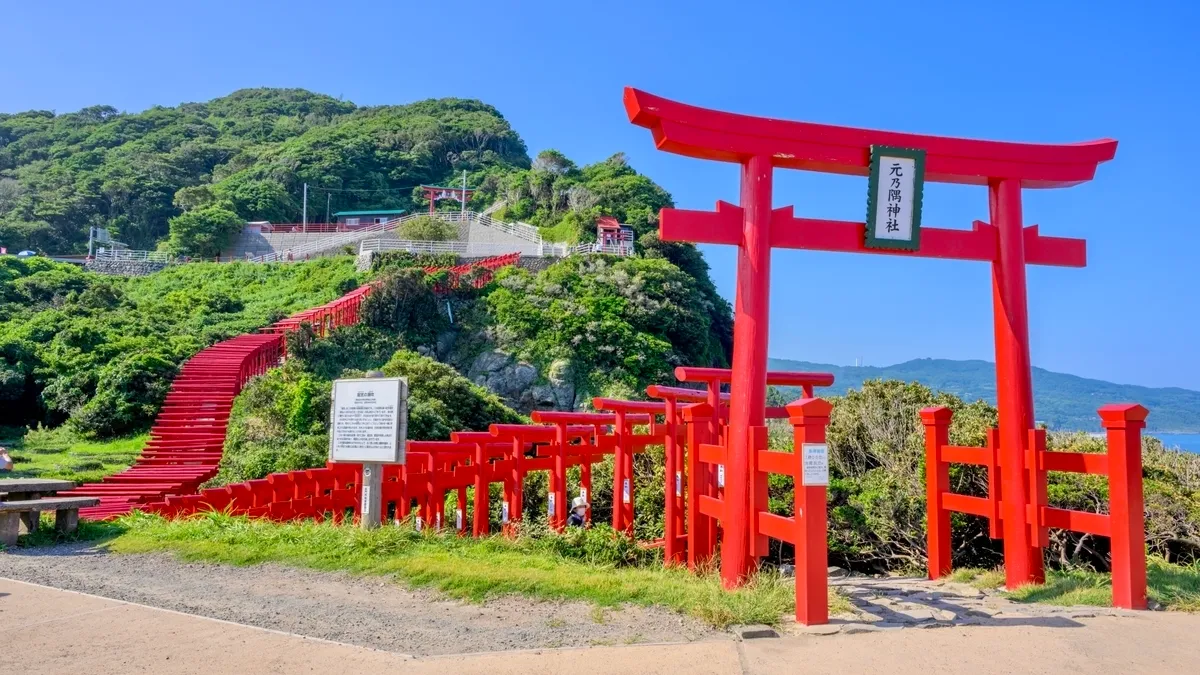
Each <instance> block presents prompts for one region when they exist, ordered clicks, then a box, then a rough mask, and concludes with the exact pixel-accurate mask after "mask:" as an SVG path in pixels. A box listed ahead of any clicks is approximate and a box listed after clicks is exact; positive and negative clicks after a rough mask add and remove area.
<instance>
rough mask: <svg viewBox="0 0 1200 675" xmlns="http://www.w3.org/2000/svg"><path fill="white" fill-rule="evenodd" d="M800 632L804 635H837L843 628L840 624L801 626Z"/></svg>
mask: <svg viewBox="0 0 1200 675" xmlns="http://www.w3.org/2000/svg"><path fill="white" fill-rule="evenodd" d="M798 629H799V632H800V633H802V634H804V635H836V634H837V633H839V632H841V629H842V627H841V626H839V625H838V624H833V623H823V624H818V625H815V626H799V627H798Z"/></svg>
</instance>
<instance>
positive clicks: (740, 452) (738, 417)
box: [721, 155, 774, 587]
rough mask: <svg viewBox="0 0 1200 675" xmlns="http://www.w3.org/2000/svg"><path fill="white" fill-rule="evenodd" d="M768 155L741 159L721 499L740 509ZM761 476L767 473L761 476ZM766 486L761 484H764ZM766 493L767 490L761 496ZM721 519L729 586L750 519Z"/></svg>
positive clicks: (761, 364) (756, 358)
mask: <svg viewBox="0 0 1200 675" xmlns="http://www.w3.org/2000/svg"><path fill="white" fill-rule="evenodd" d="M773 171H774V169H773V167H772V165H771V158H770V157H765V156H763V155H755V156H753V157H751V158H750V159H748V160H747V161H746V162H745V163H743V164H742V190H741V206H742V214H743V216H742V241H741V244H740V245H739V246H738V263H737V294H736V296H735V298H734V320H733V374H732V382H731V383H730V398H729V436H730V437H729V438H728V439H727V442H728V444H729V455H728V461H727V462H726V464H725V500H724V501H725V504H726V505H727V506H726V508H728V509H730V510H731V511H733V510H734V509H736V508H738V507H737V506H735V505H741V511H742V513H745V511H746V507H747V506H748V505H749V504H750V491H751V490H753V489H756V486H755V485H752V484H751V482H752V480H751V476H750V453H751V452H755V451H756V450H757V449H756V448H752V447H751V445H750V443H751V440H750V439H751V434H750V428H751V427H756V426H762V425H763V423H764V421H765V417H766V406H767V335H768V329H769V326H768V315H769V311H770V301H771V288H770V287H771V187H772V179H773ZM764 477H765V475H764ZM763 487H764V488H765V486H763ZM764 496H765V495H764ZM726 515H727V517H726V518H725V519H724V520H722V522H721V528H722V529H723V530H724V537H723V538H722V540H721V580H722V582H723V583H724V585H725V586H726V587H733V586H736V585H738V584H739V583H741V581H742V580H743V579H745V578H746V576H747V575H749V573H750V572H752V571H753V569H754V566H755V564H756V563H755V557H754V556H753V555H752V547H751V544H750V519H749V518H746V517H738V516H737V514H736V513H728V514H726Z"/></svg>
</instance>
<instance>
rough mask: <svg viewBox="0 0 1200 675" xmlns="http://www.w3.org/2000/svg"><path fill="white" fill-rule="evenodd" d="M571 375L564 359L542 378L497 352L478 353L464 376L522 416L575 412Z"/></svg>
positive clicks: (522, 363) (525, 365) (533, 368)
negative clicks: (539, 413) (537, 411)
mask: <svg viewBox="0 0 1200 675" xmlns="http://www.w3.org/2000/svg"><path fill="white" fill-rule="evenodd" d="M570 375H571V371H570V363H569V362H567V361H566V360H563V361H562V362H561V363H560V362H557V361H556V362H555V363H554V364H552V365H551V367H550V369H549V372H548V373H547V374H546V377H545V378H543V377H542V376H541V375H540V374H539V373H538V370H537V368H536V367H535V366H533V365H532V364H529V363H525V362H523V361H519V360H517V359H516V358H515V357H513V356H512V355H511V354H507V353H505V352H503V351H500V350H499V349H493V350H489V351H484V352H482V353H480V354H479V355H478V356H476V357H475V359H474V360H473V361H472V362H471V365H470V366H469V367H468V368H467V377H468V378H469V379H470V380H471V381H472V382H474V383H475V384H478V385H481V386H484V387H487V388H488V389H489V390H491V391H492V392H495V393H496V394H497V395H498V396H500V397H501V398H503V399H504V401H505V403H507V404H508V405H509V406H510V407H512V408H513V409H515V410H518V411H520V412H522V413H529V412H530V411H532V410H546V409H554V410H572V409H574V406H575V387H574V385H572V384H571V378H570Z"/></svg>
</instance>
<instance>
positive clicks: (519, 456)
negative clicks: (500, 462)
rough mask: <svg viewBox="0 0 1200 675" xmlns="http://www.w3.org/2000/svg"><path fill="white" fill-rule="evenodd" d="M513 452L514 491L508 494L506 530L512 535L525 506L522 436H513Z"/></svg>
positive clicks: (523, 444)
mask: <svg viewBox="0 0 1200 675" xmlns="http://www.w3.org/2000/svg"><path fill="white" fill-rule="evenodd" d="M512 454H513V468H512V481H511V483H512V492H511V493H509V495H508V524H507V527H506V532H508V533H509V534H510V535H511V534H514V533H515V529H516V528H515V527H514V523H518V522H520V521H521V513H522V512H523V509H524V508H525V500H524V493H525V467H524V463H525V440H524V439H523V438H521V437H520V436H514V437H513V447H512ZM501 515H502V516H503V515H504V514H503V513H502V514H501Z"/></svg>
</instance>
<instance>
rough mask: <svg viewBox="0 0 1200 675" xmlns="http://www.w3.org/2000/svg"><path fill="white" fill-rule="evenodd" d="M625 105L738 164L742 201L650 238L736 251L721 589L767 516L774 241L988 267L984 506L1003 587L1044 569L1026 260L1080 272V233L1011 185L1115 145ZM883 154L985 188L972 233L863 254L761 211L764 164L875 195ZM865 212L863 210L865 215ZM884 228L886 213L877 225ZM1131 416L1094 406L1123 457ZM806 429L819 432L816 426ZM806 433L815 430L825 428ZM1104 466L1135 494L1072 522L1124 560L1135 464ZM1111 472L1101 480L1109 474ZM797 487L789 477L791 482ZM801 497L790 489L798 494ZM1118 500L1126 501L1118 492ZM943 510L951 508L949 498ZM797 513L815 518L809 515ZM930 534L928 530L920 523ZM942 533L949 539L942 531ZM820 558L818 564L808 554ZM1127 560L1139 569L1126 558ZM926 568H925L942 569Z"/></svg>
mask: <svg viewBox="0 0 1200 675" xmlns="http://www.w3.org/2000/svg"><path fill="white" fill-rule="evenodd" d="M624 101H625V109H626V112H627V114H628V116H629V120H630V121H631V122H633V123H634V124H636V125H638V126H642V127H645V128H647V129H649V130H650V131H651V133H652V134H653V138H654V143H655V146H656V147H657V148H658V149H659V150H664V151H667V152H673V153H676V154H680V155H685V156H688V157H695V158H697V159H706V160H714V161H721V162H730V163H734V164H737V165H739V166H740V167H741V200H740V201H741V204H740V205H733V204H729V203H726V202H718V203H717V207H716V210H715V211H691V210H685V209H663V210H662V213H661V217H660V220H659V236H660V237H661V239H662V240H663V241H689V242H700V243H708V244H729V245H733V246H737V247H738V263H737V291H736V298H735V308H734V314H735V316H734V345H733V369H732V382H731V388H730V401H729V421H728V428H727V429H726V433H725V434H724V437H723V438H713V439H712V442H711V443H710V444H707V445H701V446H700V447H701V448H705V451H706V453H707V454H708V455H709V456H710V457H719V458H720V460H721V461H722V462H723V465H724V471H725V483H724V497H723V500H722V504H721V508H720V511H719V515H718V518H719V520H720V522H721V526H722V530H723V532H722V537H723V539H722V543H721V576H722V579H723V582H724V583H725V585H726V586H727V587H733V586H736V585H738V584H741V583H742V582H743V581H744V580H745V579H746V577H747V575H748V574H749V573H750V572H751V571H752V570H753V569H754V568H755V567H756V565H757V561H758V558H759V557H760V556H761V555H762V553H763V551H764V548H763V546H762V543H761V537H762V528H761V527H756V526H755V523H756V522H758V521H759V520H760V519H761V517H762V516H769V515H771V514H769V513H766V512H764V511H761V505H763V504H766V503H767V502H766V481H765V478H764V476H763V474H762V472H761V471H758V470H756V469H755V466H756V464H757V462H759V461H761V459H762V458H765V457H767V456H768V453H767V449H766V446H765V438H766V434H765V427H764V419H765V417H766V410H767V408H766V387H767V383H768V380H767V335H768V330H767V329H768V319H769V317H768V300H769V292H770V291H769V284H770V268H771V249H772V248H776V247H782V248H796V249H810V250H823V251H840V252H848V253H879V254H885V255H899V256H914V257H930V258H949V259H957V260H977V261H981V262H986V263H990V264H991V272H992V304H993V321H994V328H995V341H996V381H997V391H998V397H997V398H998V401H997V403H998V408H999V418H1000V419H999V429H998V431H997V432H996V433H995V440H994V446H993V451H992V452H993V453H994V455H993V457H994V458H993V459H992V467H993V468H994V469H995V471H994V472H993V475H995V476H998V482H997V484H996V485H995V486H994V487H993V488H990V489H994V490H995V494H996V495H998V497H997V498H996V499H995V500H994V505H995V506H996V508H997V511H996V512H995V513H994V514H992V515H993V521H992V522H993V526H994V529H993V532H994V534H995V535H997V536H999V537H1001V538H1003V540H1004V561H1005V571H1006V581H1007V586H1008V587H1009V588H1015V587H1017V586H1019V585H1021V584H1025V583H1030V582H1036V581H1041V580H1042V579H1043V578H1044V573H1043V569H1042V565H1043V563H1042V546H1043V545H1044V542H1043V536H1042V533H1044V528H1045V526H1046V525H1047V524H1048V523H1047V522H1046V520H1045V518H1044V517H1043V516H1044V515H1045V512H1044V511H1041V510H1039V509H1040V508H1041V506H1042V505H1044V503H1045V502H1044V499H1041V498H1040V497H1039V494H1038V490H1039V489H1040V490H1042V493H1043V495H1044V470H1045V469H1046V468H1047V466H1046V462H1045V456H1047V455H1053V454H1067V453H1045V452H1044V451H1042V449H1041V448H1038V447H1037V446H1036V445H1034V443H1035V439H1036V433H1035V432H1036V430H1035V429H1034V419H1035V418H1034V413H1033V389H1032V383H1031V370H1030V360H1029V321H1028V316H1027V302H1026V289H1025V266H1026V265H1057V266H1066V267H1083V266H1084V265H1085V264H1086V261H1087V255H1086V244H1085V242H1084V241H1083V240H1080V239H1065V238H1060V237H1049V236H1045V235H1043V234H1041V232H1040V230H1039V228H1038V226H1037V225H1030V226H1025V224H1024V220H1023V218H1022V214H1021V194H1022V191H1023V190H1024V189H1045V188H1062V187H1069V186H1072V185H1077V184H1079V183H1083V182H1085V181H1089V180H1091V179H1092V178H1093V177H1094V176H1095V173H1096V168H1097V166H1098V165H1099V164H1101V163H1102V162H1106V161H1109V160H1111V159H1112V158H1113V157H1114V155H1115V153H1116V149H1117V142H1116V141H1114V140H1108V139H1104V140H1098V141H1091V142H1085V143H1074V144H1037V143H1012V142H1000V141H985V140H973V139H962V138H948V137H943V136H930V135H923V134H909V133H896V132H889V131H876V130H870V129H857V128H850V127H840V126H833V125H828V124H814V123H808V122H793V121H785V120H777V119H768V118H763V117H752V116H749V115H741V114H734V113H727V112H721V111H717V110H709V109H705V108H698V107H695V106H691V105H687V104H683V103H679V102H676V101H671V100H668V99H665V98H661V97H659V96H654V95H652V94H648V93H646V92H643V91H639V90H637V89H633V88H626V89H625V96H624ZM880 148H888V149H893V150H896V151H897V152H896V154H899V155H905V156H908V154H910V153H911V154H912V156H914V157H917V156H919V159H917V160H915V161H917V162H919V166H920V168H921V169H922V172H921V173H922V174H923V179H924V180H925V181H934V182H944V183H960V184H968V185H980V186H987V188H988V196H989V207H990V212H991V218H990V221H991V222H987V223H985V222H979V221H976V222H974V223H973V224H972V227H971V229H970V230H953V229H941V228H928V227H927V228H921V229H920V231H919V240H917V239H916V238H915V237H914V241H913V242H912V244H913V246H912V247H911V248H908V249H907V250H906V249H900V248H895V247H889V248H877V247H873V246H872V240H871V238H870V237H868V234H869V233H868V224H867V223H865V222H852V221H839V220H823V219H813V218H803V217H797V216H795V215H794V214H793V209H792V207H791V206H785V207H781V208H774V207H773V203H772V196H773V178H774V171H775V169H776V168H783V169H800V170H805V171H821V172H826V173H839V174H849V175H860V176H866V175H868V173H869V172H870V173H871V179H872V180H871V186H870V187H871V190H872V191H874V190H875V187H876V185H875V181H876V180H878V179H877V174H876V173H875V172H874V170H873V169H874V167H873V164H872V162H873V152H875V151H877V150H878V149H880ZM910 166H912V165H910ZM897 187H899V186H898V185H897ZM880 194H882V193H880ZM918 194H919V192H918ZM918 200H919V197H918ZM917 203H918V204H919V201H918V202H917ZM888 206H889V207H890V204H889V205H888ZM918 208H919V207H918ZM873 209H874V205H871V206H870V207H869V210H872V211H873ZM889 214H890V211H889ZM888 217H889V218H890V215H889V216H888ZM918 217H919V213H918ZM914 229H915V226H914ZM891 231H892V221H891V220H889V221H888V233H890V232H891ZM872 234H873V233H872ZM817 401H819V399H802V400H801V401H797V402H796V403H795V404H793V406H795V408H796V410H797V411H801V410H803V411H807V412H808V414H810V415H818V416H819V415H820V414H821V412H823V410H822V411H816V407H815V406H814V403H815V402H817ZM791 408H792V406H789V410H791ZM1144 411H1145V409H1144V408H1140V406H1125V407H1120V408H1105V409H1102V410H1101V415H1102V416H1103V418H1104V420H1105V425H1106V427H1107V428H1109V429H1110V431H1109V440H1110V448H1111V447H1112V444H1113V443H1114V442H1116V443H1117V444H1119V445H1121V446H1122V447H1125V448H1127V449H1129V451H1131V452H1136V450H1133V449H1132V448H1133V447H1134V446H1133V444H1134V442H1135V441H1136V438H1137V432H1138V431H1139V430H1140V426H1139V425H1140V424H1142V420H1144V418H1145V413H1144ZM794 416H795V415H793V417H794ZM943 421H944V422H945V423H946V424H947V425H948V423H949V422H948V418H945V416H944V414H941V413H936V414H935V413H932V412H931V413H929V414H928V419H927V421H926V423H927V424H928V425H929V426H930V428H931V429H936V428H938V425H940V424H941V423H942V422H943ZM1109 425H1113V426H1109ZM1115 429H1119V430H1120V433H1118V432H1117V431H1114V430H1115ZM813 433H814V435H816V431H815V430H814V432H813ZM1130 434H1132V435H1130ZM819 436H820V438H821V440H823V439H824V429H823V427H822V428H821V429H820V432H819ZM798 442H799V438H798ZM937 443H944V439H939V438H936V437H935V439H934V444H935V445H936V444H937ZM796 447H797V448H799V447H800V446H799V445H797V446H796ZM772 461H776V460H772ZM1115 464H1119V466H1120V468H1119V473H1120V474H1121V475H1122V477H1124V476H1125V475H1126V474H1127V473H1129V472H1132V471H1134V470H1135V469H1136V470H1137V471H1138V474H1137V482H1138V490H1137V493H1138V498H1137V502H1136V503H1131V502H1130V499H1128V498H1126V499H1122V501H1121V504H1120V512H1118V503H1117V501H1115V500H1114V509H1113V515H1111V516H1109V517H1107V519H1108V521H1106V523H1105V524H1104V525H1103V526H1100V525H1097V524H1095V523H1093V524H1092V529H1091V530H1086V529H1085V531H1096V532H1098V533H1105V534H1107V533H1109V532H1115V531H1118V530H1119V531H1121V532H1123V535H1122V539H1123V543H1122V544H1119V543H1118V541H1117V537H1116V535H1115V534H1114V535H1113V536H1114V540H1113V542H1114V556H1115V555H1117V548H1118V547H1119V546H1124V547H1125V548H1126V549H1129V547H1131V546H1134V547H1136V548H1138V552H1137V556H1136V557H1139V558H1141V557H1142V551H1141V549H1140V547H1137V546H1136V544H1137V542H1140V541H1141V540H1143V539H1144V536H1143V534H1142V530H1141V524H1142V520H1141V512H1140V509H1139V510H1137V513H1134V512H1133V511H1134V510H1135V509H1138V507H1139V505H1140V458H1139V459H1138V460H1137V462H1136V464H1137V466H1136V467H1135V466H1134V465H1133V462H1131V461H1125V460H1124V459H1120V460H1118V462H1116V463H1110V462H1109V461H1108V460H1107V459H1106V460H1105V467H1104V469H1105V471H1106V472H1108V471H1118V470H1117V469H1116V468H1115V467H1114V465H1115ZM1096 468H1099V467H1098V465H1096ZM1039 471H1040V472H1041V474H1039V473H1038V472H1039ZM1039 475H1040V476H1041V479H1040V482H1039ZM1113 475H1114V474H1111V473H1110V477H1112V476H1113ZM935 478H936V476H935ZM800 484H801V483H800V481H799V480H798V481H797V485H798V486H799V485H800ZM1127 488H1128V486H1126V489H1127ZM800 492H801V490H800V489H799V487H798V488H797V493H800ZM803 492H805V493H810V492H811V494H809V495H808V496H809V498H808V499H807V504H806V506H807V508H808V509H809V510H811V509H814V508H819V509H820V510H821V518H820V519H821V521H822V523H823V522H824V504H825V488H824V487H805V488H804V489H803ZM817 492H819V493H820V494H819V495H817V494H816V493H817ZM1125 494H1126V495H1127V496H1128V491H1127V492H1126V493H1125ZM1039 500H1040V501H1039ZM946 506H947V508H950V506H949V503H947V504H946ZM797 508H798V511H799V509H800V508H801V504H800V503H799V497H798V502H797ZM714 513H715V512H714ZM930 516H931V518H933V517H935V516H936V517H939V518H940V517H941V513H940V512H937V513H935V511H932V510H931V512H930ZM807 517H808V518H809V519H812V518H813V517H815V515H811V514H810V515H808V516H807ZM1118 520H1120V521H1121V522H1117V521H1118ZM1135 521H1136V522H1135ZM1079 522H1080V519H1079V518H1075V519H1074V520H1071V517H1067V516H1061V515H1056V516H1055V523H1053V525H1054V526H1067V525H1072V524H1075V525H1078V524H1079ZM930 529H931V531H932V530H934V529H938V528H935V527H934V526H933V523H931V528H930ZM806 532H807V534H806V537H805V540H804V541H800V542H796V546H797V551H796V559H797V566H798V570H797V571H798V575H797V586H798V589H797V592H798V593H799V586H800V585H801V583H802V582H801V576H800V574H799V569H800V568H801V567H806V568H811V569H814V570H815V569H816V568H818V567H819V568H820V569H821V570H822V572H821V573H820V575H819V576H820V577H821V578H820V579H819V580H817V579H816V578H814V579H813V580H811V581H812V583H813V584H817V583H818V581H819V583H820V584H821V585H822V587H823V584H824V572H823V570H824V564H825V563H824V554H825V542H824V536H825V533H824V526H823V524H822V526H821V527H819V528H818V527H811V528H807V529H806ZM945 534H946V536H947V537H948V527H947V528H946V529H945ZM946 541H947V542H948V539H947V540H946ZM1131 541H1132V542H1133V543H1131ZM939 546H941V544H939ZM947 546H948V543H947ZM932 547H933V543H932V542H931V548H932ZM947 550H948V549H947ZM937 556H938V554H937V553H936V552H931V564H932V563H933V562H936V564H937V565H940V566H948V564H949V560H948V553H947V559H946V560H945V561H943V560H941V559H940V558H938V557H937ZM818 557H819V558H820V559H819V560H817V559H815V558H818ZM802 561H803V565H802ZM1131 565H1132V566H1133V567H1136V565H1137V563H1136V562H1132V563H1131ZM1144 565H1145V561H1144V558H1143V559H1142V560H1141V566H1142V567H1141V570H1140V572H1139V571H1138V570H1137V569H1132V571H1131V572H1129V574H1130V575H1131V576H1130V577H1129V578H1127V579H1125V580H1123V582H1122V583H1124V584H1126V585H1129V586H1132V587H1133V588H1135V589H1137V588H1139V587H1140V599H1139V597H1137V592H1136V591H1135V592H1134V593H1133V597H1131V598H1130V600H1129V601H1130V603H1131V606H1140V607H1145V568H1144ZM930 571H931V576H935V575H936V574H937V573H940V572H941V571H942V570H941V569H936V570H935V569H933V568H931V570H930ZM814 574H816V573H815V572H814ZM1116 585H1117V583H1116V582H1115V581H1114V586H1116ZM816 596H817V593H816V592H815V586H814V587H813V588H812V589H810V592H809V593H807V597H809V598H810V599H812V601H813V603H814V604H813V606H812V607H809V608H802V607H799V606H798V607H797V616H798V617H801V615H805V616H809V617H810V619H817V620H818V622H820V620H823V619H822V617H823V614H822V612H823V609H822V607H823V605H824V596H823V594H821V597H820V598H817V597H816Z"/></svg>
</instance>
